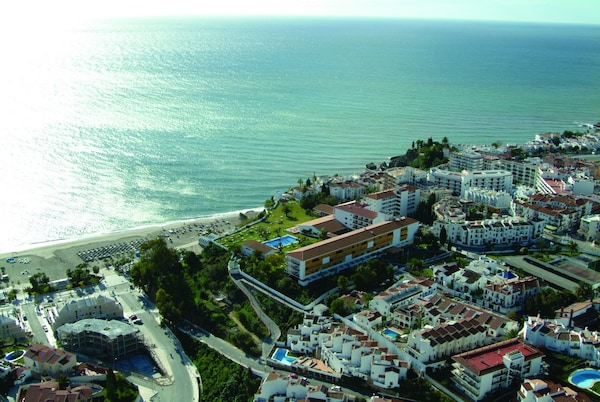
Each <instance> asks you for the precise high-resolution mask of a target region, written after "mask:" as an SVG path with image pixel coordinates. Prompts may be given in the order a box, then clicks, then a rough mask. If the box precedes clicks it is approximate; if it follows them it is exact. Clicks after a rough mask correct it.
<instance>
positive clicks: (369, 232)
mask: <svg viewBox="0 0 600 402" xmlns="http://www.w3.org/2000/svg"><path fill="white" fill-rule="evenodd" d="M416 222H417V220H415V219H412V218H403V219H399V220H393V221H384V222H379V223H376V224H374V225H370V226H367V227H365V228H363V229H358V230H354V231H352V232H348V233H344V234H342V235H340V236H337V237H333V238H330V239H326V240H323V241H320V242H318V243H315V244H311V245H308V246H304V247H301V248H299V249H296V250H294V251H290V252H288V253H286V254H287V255H288V256H290V257H292V258H296V259H298V260H301V261H307V260H310V259H312V258H317V257H319V256H323V255H328V254H330V253H331V252H333V251H335V250H339V249H343V248H345V247H348V246H349V245H352V244H357V243H360V242H363V241H367V240H371V239H373V238H374V237H376V236H380V235H382V234H386V233H390V232H392V231H394V230H396V229H398V228H402V227H405V226H408V225H410V224H413V223H416Z"/></svg>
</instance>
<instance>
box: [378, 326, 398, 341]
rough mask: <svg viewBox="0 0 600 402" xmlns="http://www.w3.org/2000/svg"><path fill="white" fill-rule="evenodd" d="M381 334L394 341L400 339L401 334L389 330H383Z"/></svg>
mask: <svg viewBox="0 0 600 402" xmlns="http://www.w3.org/2000/svg"><path fill="white" fill-rule="evenodd" d="M383 334H384V335H385V336H387V337H388V338H392V339H393V340H396V338H400V337H401V336H402V334H401V333H399V332H397V331H394V330H393V329H391V328H386V329H384V330H383Z"/></svg>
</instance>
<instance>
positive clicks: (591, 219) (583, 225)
mask: <svg viewBox="0 0 600 402" xmlns="http://www.w3.org/2000/svg"><path fill="white" fill-rule="evenodd" d="M579 234H580V235H582V236H583V237H584V238H585V239H586V240H587V241H592V240H596V239H598V234H600V215H588V216H584V217H583V218H581V220H580V222H579Z"/></svg>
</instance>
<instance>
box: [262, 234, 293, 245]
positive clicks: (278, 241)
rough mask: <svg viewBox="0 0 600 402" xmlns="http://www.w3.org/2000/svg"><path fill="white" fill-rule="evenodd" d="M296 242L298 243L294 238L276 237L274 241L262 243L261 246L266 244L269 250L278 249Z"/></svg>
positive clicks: (288, 236)
mask: <svg viewBox="0 0 600 402" xmlns="http://www.w3.org/2000/svg"><path fill="white" fill-rule="evenodd" d="M296 242H298V239H296V238H295V237H294V236H290V235H285V236H281V237H276V238H275V239H271V240H267V241H264V242H263V244H266V245H267V246H269V247H271V248H279V247H285V246H288V245H290V244H292V243H296Z"/></svg>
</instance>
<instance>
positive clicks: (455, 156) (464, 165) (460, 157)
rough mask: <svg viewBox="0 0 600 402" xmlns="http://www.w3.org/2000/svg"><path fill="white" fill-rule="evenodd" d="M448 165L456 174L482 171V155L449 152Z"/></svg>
mask: <svg viewBox="0 0 600 402" xmlns="http://www.w3.org/2000/svg"><path fill="white" fill-rule="evenodd" d="M448 163H449V164H450V169H451V170H454V171H457V172H460V171H462V170H483V155H481V154H480V153H479V152H475V151H471V150H465V151H460V152H451V153H450V157H449V158H448Z"/></svg>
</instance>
